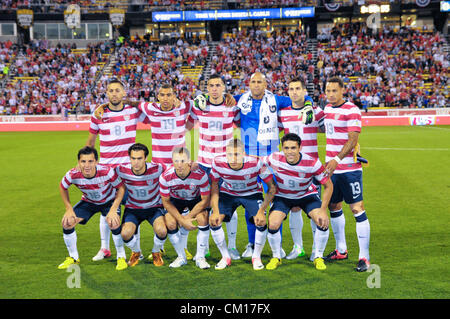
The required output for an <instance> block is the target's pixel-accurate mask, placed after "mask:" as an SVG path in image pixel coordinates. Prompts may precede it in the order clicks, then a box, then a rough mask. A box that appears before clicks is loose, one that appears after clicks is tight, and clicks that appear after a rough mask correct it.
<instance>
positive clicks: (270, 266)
mask: <svg viewBox="0 0 450 319" xmlns="http://www.w3.org/2000/svg"><path fill="white" fill-rule="evenodd" d="M279 265H281V259H278V258H275V257H274V258H272V259H271V260H270V261H269V263H268V264H267V265H266V269H268V270H275V269H277V268H278V266H279Z"/></svg>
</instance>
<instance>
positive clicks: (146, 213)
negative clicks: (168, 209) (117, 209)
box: [122, 207, 164, 226]
mask: <svg viewBox="0 0 450 319" xmlns="http://www.w3.org/2000/svg"><path fill="white" fill-rule="evenodd" d="M163 211H164V208H162V207H152V208H147V209H132V208H128V207H127V208H125V212H124V213H123V220H122V224H125V223H128V222H130V223H133V224H135V225H136V226H139V225H140V224H141V223H142V222H143V221H144V220H146V221H148V222H149V223H150V225H152V226H153V222H154V221H155V219H156V218H158V217H161V216H163Z"/></svg>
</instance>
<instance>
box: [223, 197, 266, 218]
mask: <svg viewBox="0 0 450 319" xmlns="http://www.w3.org/2000/svg"><path fill="white" fill-rule="evenodd" d="M263 200H264V199H263V195H262V194H261V193H256V194H253V195H249V196H232V195H229V194H226V193H223V192H220V193H219V213H220V215H225V218H224V219H223V221H224V222H225V223H228V222H229V221H230V220H231V217H232V216H233V213H234V211H235V210H236V209H237V208H238V207H239V206H244V208H245V210H246V211H247V212H248V221H249V222H250V223H252V224H254V221H253V217H254V216H256V214H257V213H258V210H259V207H260V206H261V204H262V202H263Z"/></svg>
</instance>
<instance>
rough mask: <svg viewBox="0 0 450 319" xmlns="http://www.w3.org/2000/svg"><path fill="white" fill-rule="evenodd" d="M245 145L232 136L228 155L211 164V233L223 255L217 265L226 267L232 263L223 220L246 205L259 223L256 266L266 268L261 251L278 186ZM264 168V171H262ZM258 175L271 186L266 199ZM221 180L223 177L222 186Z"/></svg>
mask: <svg viewBox="0 0 450 319" xmlns="http://www.w3.org/2000/svg"><path fill="white" fill-rule="evenodd" d="M244 148H245V146H244V144H243V143H242V142H241V140H238V139H233V140H231V141H230V142H229V143H228V145H227V152H226V155H219V156H216V157H215V158H214V161H213V164H212V170H211V180H212V184H211V207H212V209H213V213H212V214H211V216H210V218H209V220H210V226H211V231H212V236H213V238H214V241H215V242H216V244H217V247H218V248H219V250H220V251H221V253H222V256H223V258H222V260H220V262H219V263H218V264H217V265H216V269H223V268H225V267H227V266H229V265H230V264H231V260H230V258H227V257H228V256H227V255H228V250H227V247H226V243H225V235H224V232H223V229H222V222H223V221H225V222H227V221H229V220H230V219H231V216H232V215H233V212H235V211H236V209H237V208H238V207H239V206H244V208H245V209H246V210H247V211H248V216H249V219H250V220H249V221H248V222H250V223H253V224H255V226H256V232H255V248H254V249H253V255H252V264H253V269H254V270H261V269H263V268H264V265H263V264H262V262H261V252H262V249H263V248H264V243H265V241H266V235H267V226H266V214H265V211H266V208H267V206H268V205H269V202H270V201H271V200H272V199H273V196H274V195H275V192H276V186H275V184H274V183H273V179H272V174H271V173H270V172H269V171H268V170H267V169H264V170H263V163H262V161H260V160H259V158H258V157H256V156H248V155H246V154H245V150H244ZM263 171H264V172H265V174H263V173H262V172H263ZM258 178H260V179H262V180H264V182H265V183H266V184H267V185H268V187H269V191H268V192H267V194H266V198H265V199H264V200H263V195H262V191H263V189H262V186H261V183H260V182H258ZM219 180H221V181H222V183H221V185H220V187H219ZM219 188H220V189H219Z"/></svg>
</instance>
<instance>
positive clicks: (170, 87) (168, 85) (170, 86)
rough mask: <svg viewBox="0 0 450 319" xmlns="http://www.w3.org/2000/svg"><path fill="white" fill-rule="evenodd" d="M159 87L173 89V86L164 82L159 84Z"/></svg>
mask: <svg viewBox="0 0 450 319" xmlns="http://www.w3.org/2000/svg"><path fill="white" fill-rule="evenodd" d="M159 89H160V90H161V89H172V90H173V86H172V85H170V84H168V83H164V84H163V85H161V87H160V88H159Z"/></svg>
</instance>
